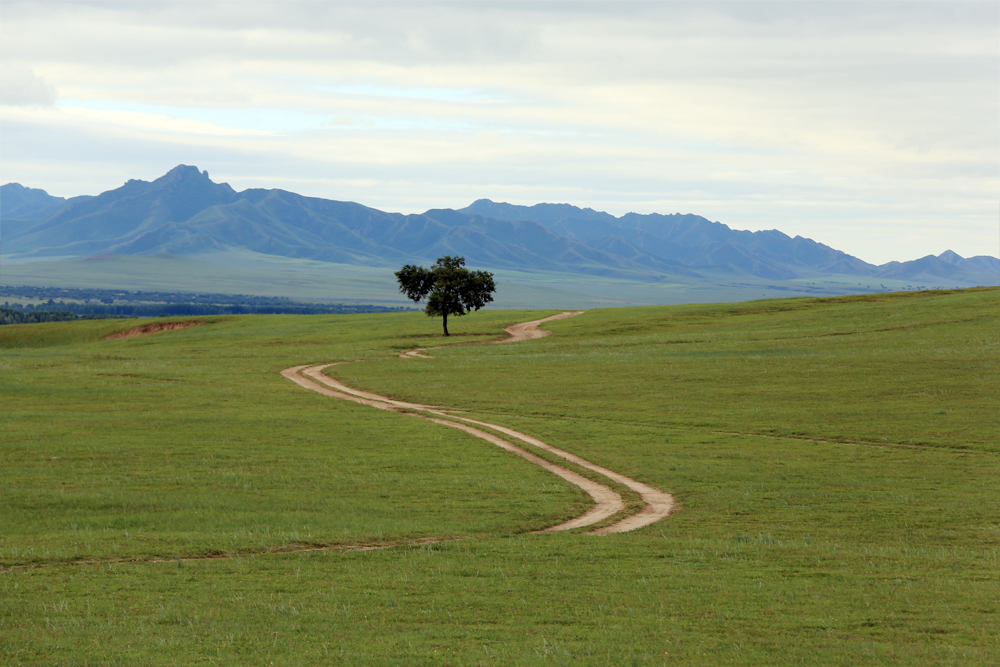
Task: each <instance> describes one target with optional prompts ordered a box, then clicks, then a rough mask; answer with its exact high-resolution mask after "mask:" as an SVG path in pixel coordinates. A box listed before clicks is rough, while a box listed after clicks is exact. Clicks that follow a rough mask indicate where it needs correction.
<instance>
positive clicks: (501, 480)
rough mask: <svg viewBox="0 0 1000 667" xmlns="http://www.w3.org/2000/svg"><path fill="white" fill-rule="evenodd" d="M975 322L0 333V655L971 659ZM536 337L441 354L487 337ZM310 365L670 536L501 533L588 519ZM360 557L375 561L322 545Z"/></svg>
mask: <svg viewBox="0 0 1000 667" xmlns="http://www.w3.org/2000/svg"><path fill="white" fill-rule="evenodd" d="M998 306H1000V290H997V289H976V290H963V291H956V292H922V293H906V294H881V295H872V296H859V297H846V298H837V299H786V300H770V301H757V302H751V303H743V304H726V305H720V304H709V305H688V306H671V307H658V308H624V309H623V308H619V309H613V310H595V311H590V312H588V313H585V314H584V315H581V316H578V317H575V318H572V319H568V320H563V321H559V322H553V323H551V324H550V325H548V326H547V328H550V329H551V330H553V331H554V335H552V336H550V337H548V338H545V339H542V340H538V341H531V342H527V343H521V344H517V345H509V346H503V345H500V346H494V345H482V346H467V345H461V346H454V347H449V348H444V349H439V350H435V351H433V352H432V354H433V355H434V356H435V358H434V359H410V360H401V359H399V358H398V351H399V350H401V349H408V348H412V347H415V346H418V345H420V346H425V345H428V344H435V343H436V342H438V341H440V337H438V336H436V335H434V334H436V332H437V330H438V326H439V323H438V322H436V321H435V320H431V319H429V318H427V317H425V316H423V315H422V314H420V313H404V314H380V315H351V316H307V317H303V316H242V317H218V318H205V319H204V323H203V324H202V325H201V326H196V327H191V328H186V329H182V330H178V331H168V332H163V333H159V334H155V335H151V336H147V337H140V338H133V339H123V340H114V341H110V340H109V341H104V340H102V338H103V337H105V336H106V335H108V334H110V333H112V332H113V331H115V330H122V329H127V328H129V327H130V326H134V323H132V322H127V321H97V322H73V323H51V324H39V325H25V326H7V327H3V328H2V329H0V367H2V369H3V378H4V382H3V384H2V385H0V391H2V392H3V396H2V399H0V400H2V401H3V405H4V439H3V448H2V450H0V455H2V457H3V460H2V462H0V463H2V470H3V471H4V473H3V478H2V479H3V493H2V494H0V568H2V569H3V573H2V574H0V591H2V594H0V655H2V656H3V659H4V661H5V662H6V663H8V664H12V665H19V664H53V665H61V664H67V665H68V664H86V663H88V662H90V663H96V664H151V665H155V664H164V665H167V664H171V665H172V664H193V663H206V664H210V663H213V662H214V663H215V664H233V665H236V664H258V663H259V664H270V663H272V662H273V663H274V664H316V663H321V664H322V663H336V664H373V665H374V664H379V665H381V664H454V665H465V664H469V665H479V664H518V665H520V664H563V663H576V664H594V665H608V664H640V665H646V664H648V665H661V664H675V665H704V664H735V665H741V664H747V665H751V664H752V665H759V664H776V665H783V664H803V663H805V664H814V663H816V662H822V663H823V664H829V665H841V664H842V665H855V664H912V665H923V664H991V663H996V662H998V661H1000V644H998V635H997V632H996V629H995V628H996V627H997V625H998V623H997V621H998V619H997V618H996V616H997V606H996V599H997V594H998V588H997V578H996V572H997V571H998V568H1000V562H998V555H997V554H998V551H997V549H998V546H1000V529H998V526H997V519H996V517H997V516H998V510H1000V481H998V480H1000V444H998V442H997V438H996V434H997V433H998V432H1000V419H998V416H997V415H998V414H1000V409H998V408H1000V400H998V398H1000V397H998V389H997V387H1000V368H998V363H997V360H998V359H1000V354H998V351H1000V350H998V346H1000V337H998V335H997V332H998V331H1000V326H998V324H1000V322H998V319H1000V315H998V313H1000V309H998ZM550 312H551V311H543V312H538V311H536V312H530V313H524V312H511V311H484V312H480V313H477V314H475V315H471V316H469V317H466V318H462V319H460V320H457V321H456V322H455V325H454V329H455V333H465V334H470V335H468V336H465V337H462V338H461V339H460V340H462V341H464V342H472V341H476V340H485V339H488V338H490V337H494V336H498V335H499V332H500V329H501V328H502V327H503V326H505V325H507V324H510V323H513V322H517V321H523V320H526V319H534V318H537V317H542V316H544V315H547V314H550ZM147 322H148V321H147ZM324 361H357V363H349V364H343V365H340V366H336V367H334V368H332V369H331V373H332V374H334V375H335V376H336V377H338V378H339V379H341V380H343V381H345V382H347V383H348V384H351V385H353V386H357V387H361V388H366V389H371V390H374V391H377V392H379V393H382V394H389V395H393V396H396V397H400V398H404V399H412V400H419V401H423V402H429V403H435V404H440V405H447V406H454V407H457V408H460V409H464V410H467V411H468V412H469V414H470V415H471V416H474V417H475V416H483V417H487V416H488V421H491V422H494V423H501V424H505V425H508V426H511V427H514V428H518V429H519V430H522V431H525V432H528V433H530V434H532V435H535V436H538V437H540V438H542V439H543V440H546V441H548V442H550V443H551V444H553V445H556V446H559V447H563V448H565V449H568V450H570V451H573V452H574V453H577V454H580V455H581V456H584V457H585V458H589V459H590V460H592V461H594V462H597V463H599V464H601V465H604V466H607V467H609V468H611V469H613V470H617V471H620V472H622V473H624V474H627V475H630V476H632V477H634V478H636V479H639V480H641V481H645V482H647V483H650V484H653V485H656V486H658V487H659V488H662V489H664V490H667V491H670V492H671V493H673V494H675V497H676V498H677V499H678V501H679V504H680V509H679V511H678V512H677V513H676V514H674V515H672V516H671V517H669V518H667V519H666V520H665V521H662V522H660V523H658V524H654V525H652V526H649V527H647V528H645V529H642V530H639V531H636V532H634V533H627V534H622V535H617V536H608V537H593V536H589V535H580V534H561V535H528V534H525V533H526V531H528V530H531V529H534V528H538V527H542V526H545V525H551V524H553V523H555V522H557V521H559V520H560V519H562V518H564V517H567V516H571V515H573V514H574V512H579V511H580V510H581V509H582V508H583V507H585V506H586V503H587V501H586V499H585V498H584V497H581V494H580V493H579V492H578V491H577V490H576V489H575V488H573V487H568V486H566V485H564V484H563V483H562V482H561V481H560V480H558V479H557V478H554V477H552V476H548V475H546V474H544V473H542V472H541V471H540V470H538V469H536V468H534V467H532V466H531V465H530V464H527V463H525V462H523V461H522V460H520V459H515V458H513V457H511V456H508V455H506V454H504V453H502V452H500V451H497V450H493V449H492V448H490V447H489V446H488V445H486V444H484V443H482V442H481V441H478V440H474V439H472V438H471V437H466V436H465V435H464V434H461V433H456V432H454V431H453V430H451V429H444V428H443V427H439V426H437V425H435V424H429V423H422V422H419V421H417V420H413V419H408V418H404V417H403V416H401V415H394V414H389V413H385V412H382V411H376V410H372V409H370V408H366V407H365V406H360V405H355V404H351V403H346V402H341V401H336V400H333V399H329V398H326V397H323V396H319V395H316V394H312V393H310V392H305V391H303V390H301V389H300V388H298V387H296V386H295V385H293V384H291V383H290V382H288V381H287V380H285V379H284V378H282V377H280V376H279V375H278V371H279V370H281V369H283V368H286V367H288V366H292V365H299V364H307V363H320V362H324ZM445 431H447V432H445ZM427 538H449V539H450V538H468V539H457V540H451V541H446V542H440V543H436V544H427V543H422V542H420V540H424V539H427ZM363 545H397V546H390V547H389V548H385V549H380V550H374V551H351V550H348V549H351V548H353V547H357V546H363ZM303 547H313V548H315V549H316V550H315V551H298V552H295V553H282V551H291V550H293V549H301V548H303ZM187 558H191V559H194V560H182V559H187Z"/></svg>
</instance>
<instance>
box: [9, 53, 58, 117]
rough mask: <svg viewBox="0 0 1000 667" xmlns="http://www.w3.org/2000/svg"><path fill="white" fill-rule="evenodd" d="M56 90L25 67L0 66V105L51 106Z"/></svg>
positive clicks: (54, 99)
mask: <svg viewBox="0 0 1000 667" xmlns="http://www.w3.org/2000/svg"><path fill="white" fill-rule="evenodd" d="M55 101H56V89H55V88H53V87H52V86H50V85H49V84H47V83H45V80H44V79H43V78H42V77H40V76H38V75H37V74H35V73H34V72H33V71H31V70H30V69H28V68H26V67H18V66H17V65H8V64H6V63H4V64H2V65H0V104H2V105H4V106H51V105H52V104H54V103H55Z"/></svg>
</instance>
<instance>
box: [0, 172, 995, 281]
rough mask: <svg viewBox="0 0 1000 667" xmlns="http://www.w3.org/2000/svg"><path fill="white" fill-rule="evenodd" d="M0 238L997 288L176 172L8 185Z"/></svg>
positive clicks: (858, 264) (704, 238) (698, 232)
mask: <svg viewBox="0 0 1000 667" xmlns="http://www.w3.org/2000/svg"><path fill="white" fill-rule="evenodd" d="M0 234H2V244H3V245H2V249H3V254H4V255H5V256H6V257H9V258H15V259H17V260H19V261H23V260H29V259H30V260H42V259H45V258H70V257H86V256H92V255H101V254H116V255H162V254H168V255H181V256H188V257H197V256H199V255H205V254H209V253H225V252H232V251H250V252H253V253H259V254H261V255H266V256H277V257H285V258H296V259H309V260H319V261H323V262H336V263H340V264H355V265H366V266H397V267H398V266H399V265H400V264H403V263H420V262H428V261H433V260H435V259H436V258H438V257H441V256H443V255H461V256H464V257H465V258H466V260H467V262H468V264H469V265H470V266H476V267H481V268H488V269H507V270H516V271H528V272H531V271H539V272H552V273H569V274H582V275H590V276H604V277H609V278H623V279H629V280H640V281H653V282H655V281H680V282H684V281H691V280H705V279H712V280H719V279H726V280H736V281H738V280H757V281H770V282H774V281H788V280H802V279H808V278H821V277H823V276H829V275H838V276H857V277H859V278H865V279H868V280H869V281H872V280H874V281H878V280H880V279H885V280H890V279H891V280H897V281H898V280H903V281H915V282H921V283H923V284H926V285H930V286H948V287H955V286H972V285H996V284H1000V260H998V259H997V258H995V257H990V256H985V255H984V256H977V257H972V258H963V257H960V256H959V255H957V254H956V253H954V252H951V251H945V252H943V253H941V254H940V255H937V256H934V255H929V256H927V257H923V258H921V259H918V260H913V261H908V262H890V263H888V264H883V265H881V266H876V265H873V264H869V263H867V262H864V261H862V260H860V259H858V258H856V257H853V256H851V255H849V254H847V253H844V252H841V251H839V250H836V249H834V248H831V247H829V246H826V245H824V244H822V243H818V242H816V241H813V240H811V239H807V238H803V237H801V236H796V237H794V238H792V237H789V236H788V235H786V234H784V233H782V232H780V231H777V230H770V231H758V232H748V231H739V230H734V229H731V228H730V227H728V226H726V225H724V224H722V223H719V222H712V221H709V220H708V219H706V218H703V217H701V216H698V215H691V214H683V215H682V214H674V215H660V214H655V213H654V214H649V215H640V214H636V213H628V214H626V215H623V216H620V217H616V216H613V215H611V214H608V213H604V212H601V211H595V210H592V209H589V208H579V207H576V206H571V205H569V204H537V205H535V206H517V205H512V204H505V203H498V202H493V201H490V200H488V199H480V200H478V201H476V202H474V203H473V204H471V205H470V206H467V207H466V208H463V209H458V210H454V209H432V210H429V211H426V212H424V213H420V214H413V215H404V214H401V213H389V212H384V211H380V210H378V209H374V208H370V207H367V206H363V205H361V204H357V203H353V202H343V201H333V200H327V199H319V198H315V197H305V196H302V195H299V194H295V193H293V192H287V191H285V190H277V189H272V190H266V189H249V190H244V191H242V192H237V191H235V190H234V189H233V188H231V187H230V186H229V185H228V184H226V183H215V182H213V181H212V180H211V179H210V178H209V175H208V172H205V171H200V170H199V169H198V168H196V167H191V166H185V165H180V166H178V167H175V168H174V169H172V170H170V171H169V172H168V173H167V174H165V175H164V176H162V177H160V178H158V179H156V180H154V181H152V182H147V181H141V180H130V181H128V182H127V183H125V184H124V185H122V186H121V187H120V188H117V189H115V190H110V191H108V192H104V193H102V194H99V195H96V196H80V197H73V198H70V199H63V198H61V197H53V196H51V195H49V194H47V193H46V192H45V191H44V190H39V189H33V188H26V187H24V186H22V185H19V184H17V183H9V184H7V185H3V186H0Z"/></svg>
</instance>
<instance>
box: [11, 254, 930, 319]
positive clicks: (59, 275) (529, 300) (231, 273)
mask: <svg viewBox="0 0 1000 667" xmlns="http://www.w3.org/2000/svg"><path fill="white" fill-rule="evenodd" d="M0 263H2V272H0V280H2V282H3V283H4V284H7V285H34V286H41V287H65V286H67V285H73V286H74V287H77V288H90V289H95V288H96V289H116V290H117V289H122V288H123V286H127V288H128V289H130V290H140V291H154V292H155V291H163V292H199V293H203V292H219V293H225V294H253V295H259V296H284V297H291V298H293V299H298V300H305V301H316V302H329V301H335V302H348V303H356V302H360V303H378V304H382V305H389V306H412V305H413V304H412V302H409V301H407V300H406V299H405V298H404V297H403V296H402V295H401V294H400V293H399V289H398V285H397V284H396V281H395V280H394V279H393V275H392V272H393V269H394V268H395V267H393V268H390V267H372V266H358V265H347V264H337V263H333V262H320V261H314V260H307V259H292V258H288V257H277V256H273V255H263V254H260V253H254V252H250V251H240V250H231V251H228V252H222V253H213V254H206V255H198V256H196V257H180V256H176V255H96V256H93V257H84V258H63V259H52V260H45V261H30V262H26V261H21V260H16V259H13V258H10V257H3V258H0ZM472 268H481V267H472ZM495 276H496V283H497V287H498V289H499V292H498V293H499V295H500V296H499V297H498V299H497V301H496V302H495V303H493V304H490V305H489V306H488V308H489V309H490V310H494V309H498V308H505V309H521V308H553V307H558V308H571V309H581V308H607V307H620V306H648V305H661V304H691V303H704V302H707V301H746V300H749V299H760V298H767V297H793V296H829V295H835V294H853V293H870V292H872V291H885V290H886V289H896V290H904V289H911V288H912V287H914V286H915V285H916V283H915V284H914V285H909V284H908V283H910V282H912V281H905V280H890V279H879V280H877V281H876V280H874V279H867V278H860V277H858V276H838V275H825V276H822V277H813V278H802V279H796V280H785V281H771V280H765V279H761V278H756V277H754V276H750V275H745V276H741V275H734V274H729V273H718V274H713V273H712V272H707V273H704V276H705V277H703V278H686V277H680V276H679V277H677V279H676V280H675V281H671V282H664V281H663V280H662V277H654V276H653V274H652V273H651V274H650V280H648V281H646V280H635V279H626V278H615V277H612V276H610V275H582V274H572V273H552V272H525V271H511V270H497V271H495ZM934 284H936V283H932V285H934ZM883 286H884V287H883Z"/></svg>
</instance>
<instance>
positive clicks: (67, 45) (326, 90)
mask: <svg viewBox="0 0 1000 667" xmlns="http://www.w3.org/2000/svg"><path fill="white" fill-rule="evenodd" d="M178 164H188V165H195V166H197V167H199V168H201V169H203V170H207V171H208V172H209V174H210V175H211V177H212V179H213V180H214V181H216V182H227V183H229V184H230V185H232V186H233V187H234V188H236V189H237V190H243V189H245V188H251V187H259V188H282V189H286V190H291V191H293V192H298V193H300V194H304V195H309V196H315V197H324V198H327V199H337V200H347V201H356V202H360V203H362V204H366V205H368V206H373V207H375V208H379V209H382V210H386V211H399V212H403V213H416V212H423V211H424V210H427V209H429V208H461V207H464V206H467V205H468V204H470V203H472V202H473V201H474V200H476V199H480V198H489V199H492V200H494V201H507V202H511V203H515V204H525V205H531V204H535V203H539V202H553V203H570V204H575V205H577V206H584V207H591V208H594V209H597V210H604V211H608V212H609V213H613V214H615V215H622V214H624V213H628V212H631V211H634V212H638V213H651V212H658V213H676V212H680V213H695V214H698V215H702V216H704V217H706V218H709V219H711V220H714V221H719V222H723V223H725V224H727V225H729V226H730V227H732V228H734V229H749V230H754V231H755V230H759V229H779V230H781V231H783V232H785V233H786V234H789V235H791V236H796V235H800V236H804V237H808V238H811V239H814V240H816V241H819V242H821V243H825V244H827V245H829V246H832V247H834V248H837V249H839V250H843V251H845V252H848V253H850V254H852V255H855V256H857V257H860V258H861V259H863V260H866V261H868V262H872V263H875V264H881V263H884V262H888V261H891V260H899V261H904V260H909V259H915V258H917V257H922V256H925V255H928V254H939V253H941V252H943V251H944V250H947V249H951V250H954V251H955V252H957V253H959V254H960V255H962V256H965V257H969V256H973V255H981V254H989V255H994V256H996V255H998V254H1000V4H998V3H996V2H993V1H990V2H913V1H905V0H903V1H895V2H888V3H879V2H856V1H851V0H841V1H838V2H808V1H801V0H800V1H796V2H749V1H744V2H726V3H713V2H694V3H685V2H639V3H630V2H614V3H604V2H597V3H587V2H552V3H545V2H531V3H519V2H449V3H431V2H377V1H375V2H365V3H352V2H326V1H311V2H295V1H292V0H286V1H279V2H252V1H244V2H238V3H231V2H211V1H208V0H199V1H197V2H135V1H128V2H84V1H77V2H56V1H49V0H33V1H31V2H14V1H10V0H0V183H8V182H18V183H21V184H22V185H25V186H28V187H34V188H42V189H44V190H46V191H48V192H49V193H50V194H54V195H58V196H64V197H69V196H75V195H81V194H98V193H100V192H103V191H105V190H110V189H113V188H116V187H119V186H120V185H122V183H124V182H125V181H127V180H129V179H132V178H138V179H143V180H153V179H155V178H157V177H159V176H161V175H163V174H164V173H166V172H167V171H168V170H170V169H171V168H172V167H174V166H176V165H178Z"/></svg>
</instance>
